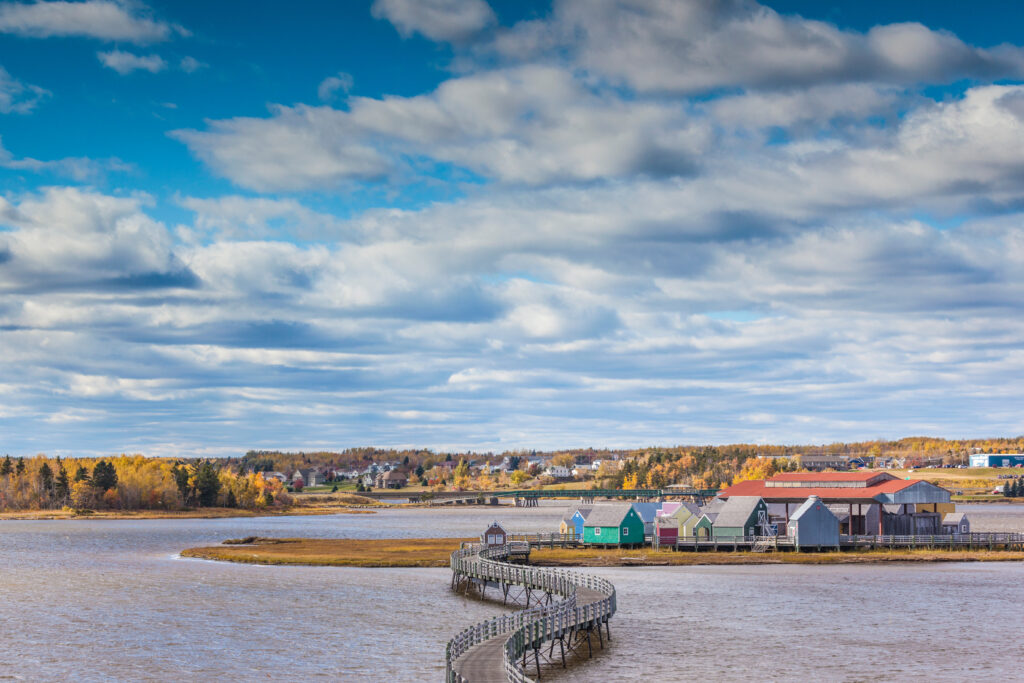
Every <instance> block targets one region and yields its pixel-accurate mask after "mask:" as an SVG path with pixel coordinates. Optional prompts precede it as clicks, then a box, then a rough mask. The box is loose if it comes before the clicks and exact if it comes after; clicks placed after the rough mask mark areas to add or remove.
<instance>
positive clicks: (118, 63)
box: [96, 50, 167, 76]
mask: <svg viewBox="0 0 1024 683" xmlns="http://www.w3.org/2000/svg"><path fill="white" fill-rule="evenodd" d="M96 56H97V57H98V58H99V60H100V61H101V62H102V63H103V66H106V67H108V68H110V69H113V70H114V71H116V72H117V73H119V74H121V75H122V76H124V75H125V74H129V73H131V72H133V71H148V72H150V73H153V74H155V73H157V72H158V71H163V70H164V69H166V68H167V62H165V61H164V59H163V57H161V56H160V55H135V54H132V53H131V52H122V51H121V50H111V51H110V52H97V53H96Z"/></svg>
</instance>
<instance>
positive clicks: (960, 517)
mask: <svg viewBox="0 0 1024 683" xmlns="http://www.w3.org/2000/svg"><path fill="white" fill-rule="evenodd" d="M966 518H967V515H966V514H964V513H963V512H947V513H946V514H945V516H943V518H942V525H943V526H946V525H947V524H950V525H956V526H959V525H960V523H961V522H962V521H964V520H965V519H966Z"/></svg>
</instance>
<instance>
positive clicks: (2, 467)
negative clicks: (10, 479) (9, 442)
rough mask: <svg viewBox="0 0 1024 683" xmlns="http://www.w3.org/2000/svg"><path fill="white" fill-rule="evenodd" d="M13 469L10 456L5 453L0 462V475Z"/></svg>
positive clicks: (6, 473)
mask: <svg viewBox="0 0 1024 683" xmlns="http://www.w3.org/2000/svg"><path fill="white" fill-rule="evenodd" d="M13 471H14V465H13V464H12V463H11V456H9V455H5V456H4V461H3V462H2V463H0V475H8V474H10V473H11V472H13Z"/></svg>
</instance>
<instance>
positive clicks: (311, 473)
mask: <svg viewBox="0 0 1024 683" xmlns="http://www.w3.org/2000/svg"><path fill="white" fill-rule="evenodd" d="M299 480H301V481H302V485H303V486H320V485H321V484H323V483H324V481H325V479H324V475H322V474H320V472H318V471H317V470H295V472H293V473H292V484H295V483H297V482H298V481H299Z"/></svg>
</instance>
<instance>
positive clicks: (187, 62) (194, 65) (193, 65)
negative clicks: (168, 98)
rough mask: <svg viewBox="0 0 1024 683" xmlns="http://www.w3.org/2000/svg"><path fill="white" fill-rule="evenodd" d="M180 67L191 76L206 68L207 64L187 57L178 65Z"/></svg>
mask: <svg viewBox="0 0 1024 683" xmlns="http://www.w3.org/2000/svg"><path fill="white" fill-rule="evenodd" d="M178 66H179V67H180V68H181V70H182V71H184V72H185V73H187V74H190V73H194V72H196V71H199V70H200V69H202V68H204V67H206V64H204V63H203V62H200V61H199V60H198V59H196V58H195V57H188V56H186V57H182V58H181V61H180V62H179V63H178Z"/></svg>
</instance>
